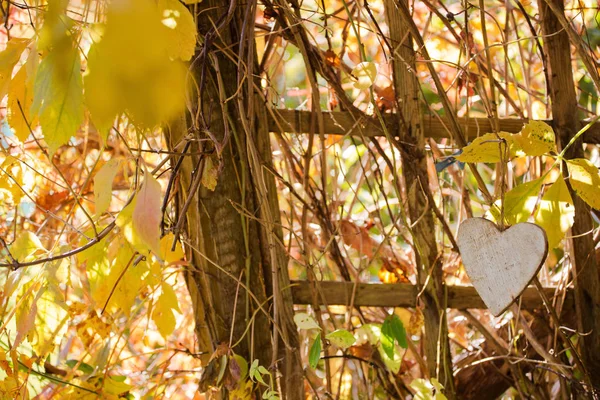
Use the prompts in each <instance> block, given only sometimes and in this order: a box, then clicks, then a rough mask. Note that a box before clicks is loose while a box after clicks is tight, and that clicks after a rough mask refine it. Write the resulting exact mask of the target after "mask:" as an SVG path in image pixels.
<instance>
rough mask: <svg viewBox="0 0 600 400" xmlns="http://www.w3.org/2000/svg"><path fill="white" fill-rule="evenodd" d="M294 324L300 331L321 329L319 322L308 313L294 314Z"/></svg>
mask: <svg viewBox="0 0 600 400" xmlns="http://www.w3.org/2000/svg"><path fill="white" fill-rule="evenodd" d="M294 322H295V323H296V325H298V328H300V329H321V328H319V324H317V321H315V319H314V318H313V317H311V316H310V315H308V314H306V313H296V314H294Z"/></svg>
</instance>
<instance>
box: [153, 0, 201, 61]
mask: <svg viewBox="0 0 600 400" xmlns="http://www.w3.org/2000/svg"><path fill="white" fill-rule="evenodd" d="M158 9H159V10H160V13H161V15H162V23H163V25H164V26H166V27H167V28H169V29H168V30H167V34H168V38H169V43H170V45H169V47H167V50H168V52H169V57H171V58H173V59H177V58H180V59H182V60H183V61H189V60H190V59H191V58H192V56H193V55H194V52H195V50H196V23H195V22H194V17H193V16H192V14H190V11H189V10H188V9H187V8H186V7H185V6H184V5H183V4H181V3H180V2H179V0H159V2H158Z"/></svg>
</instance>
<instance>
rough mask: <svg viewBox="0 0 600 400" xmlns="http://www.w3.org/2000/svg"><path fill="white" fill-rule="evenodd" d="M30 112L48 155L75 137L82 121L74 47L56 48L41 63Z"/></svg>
mask: <svg viewBox="0 0 600 400" xmlns="http://www.w3.org/2000/svg"><path fill="white" fill-rule="evenodd" d="M31 113H32V114H37V113H39V119H40V124H41V126H42V132H43V133H44V139H45V140H46V143H47V144H48V148H49V151H50V153H51V154H54V153H55V152H56V150H57V149H58V148H59V147H60V146H62V145H64V144H66V143H68V141H69V139H70V138H71V136H74V135H75V133H76V132H77V129H78V128H79V126H80V125H81V122H82V121H83V86H82V78H81V60H80V58H79V50H78V49H77V48H76V47H60V48H58V49H55V50H53V51H52V52H50V53H49V54H48V55H47V56H46V58H44V59H43V60H42V62H41V64H40V67H39V70H38V73H37V75H36V79H35V86H34V99H33V104H32V107H31Z"/></svg>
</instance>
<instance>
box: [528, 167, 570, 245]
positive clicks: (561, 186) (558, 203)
mask: <svg viewBox="0 0 600 400" xmlns="http://www.w3.org/2000/svg"><path fill="white" fill-rule="evenodd" d="M574 217H575V207H574V206H573V199H572V198H571V194H570V193H569V189H568V188H567V185H566V183H565V180H564V178H563V176H562V175H560V176H559V177H558V179H557V180H556V182H554V183H553V184H552V186H550V188H549V189H548V190H546V193H544V196H543V197H542V201H541V202H540V206H539V207H538V210H537V212H536V214H535V222H536V224H538V225H539V226H541V227H542V228H544V230H545V231H546V236H547V237H548V247H549V248H550V249H553V248H554V247H556V246H557V245H558V244H559V243H560V241H561V240H562V238H563V237H564V236H565V233H566V232H567V230H569V228H570V227H571V226H572V225H573V218H574Z"/></svg>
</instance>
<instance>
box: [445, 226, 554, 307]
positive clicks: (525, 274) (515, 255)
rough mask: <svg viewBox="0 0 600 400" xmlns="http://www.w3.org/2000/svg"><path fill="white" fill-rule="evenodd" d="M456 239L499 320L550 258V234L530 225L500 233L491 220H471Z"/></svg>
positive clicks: (467, 266) (479, 289)
mask: <svg viewBox="0 0 600 400" xmlns="http://www.w3.org/2000/svg"><path fill="white" fill-rule="evenodd" d="M456 239H457V242H458V247H459V249H460V253H461V256H462V261H463V264H464V266H465V270H466V271H467V274H468V275H469V278H470V279H471V282H472V283H473V286H474V287H475V289H477V292H479V295H480V296H481V298H482V299H483V301H484V302H485V304H486V305H487V306H488V308H489V309H490V311H491V312H492V314H494V315H495V316H498V315H500V314H502V313H503V312H504V311H505V310H506V308H507V307H508V306H509V305H511V304H512V303H513V302H514V301H515V299H517V298H518V297H519V295H520V294H521V292H522V291H523V290H525V288H526V287H527V286H528V285H529V283H530V282H531V280H532V279H533V278H534V277H535V276H536V275H537V272H538V271H539V269H540V267H541V266H542V264H543V263H544V261H545V260H546V256H547V255H548V239H547V238H546V232H545V231H544V230H543V229H542V228H541V227H539V226H538V225H535V224H530V223H527V222H523V223H520V224H517V225H514V226H511V227H510V228H508V229H507V230H505V231H500V230H499V229H498V227H497V226H496V224H494V223H493V222H491V221H489V220H487V219H484V218H469V219H467V220H465V221H463V222H462V223H461V225H460V227H459V229H458V236H457V238H456Z"/></svg>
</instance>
